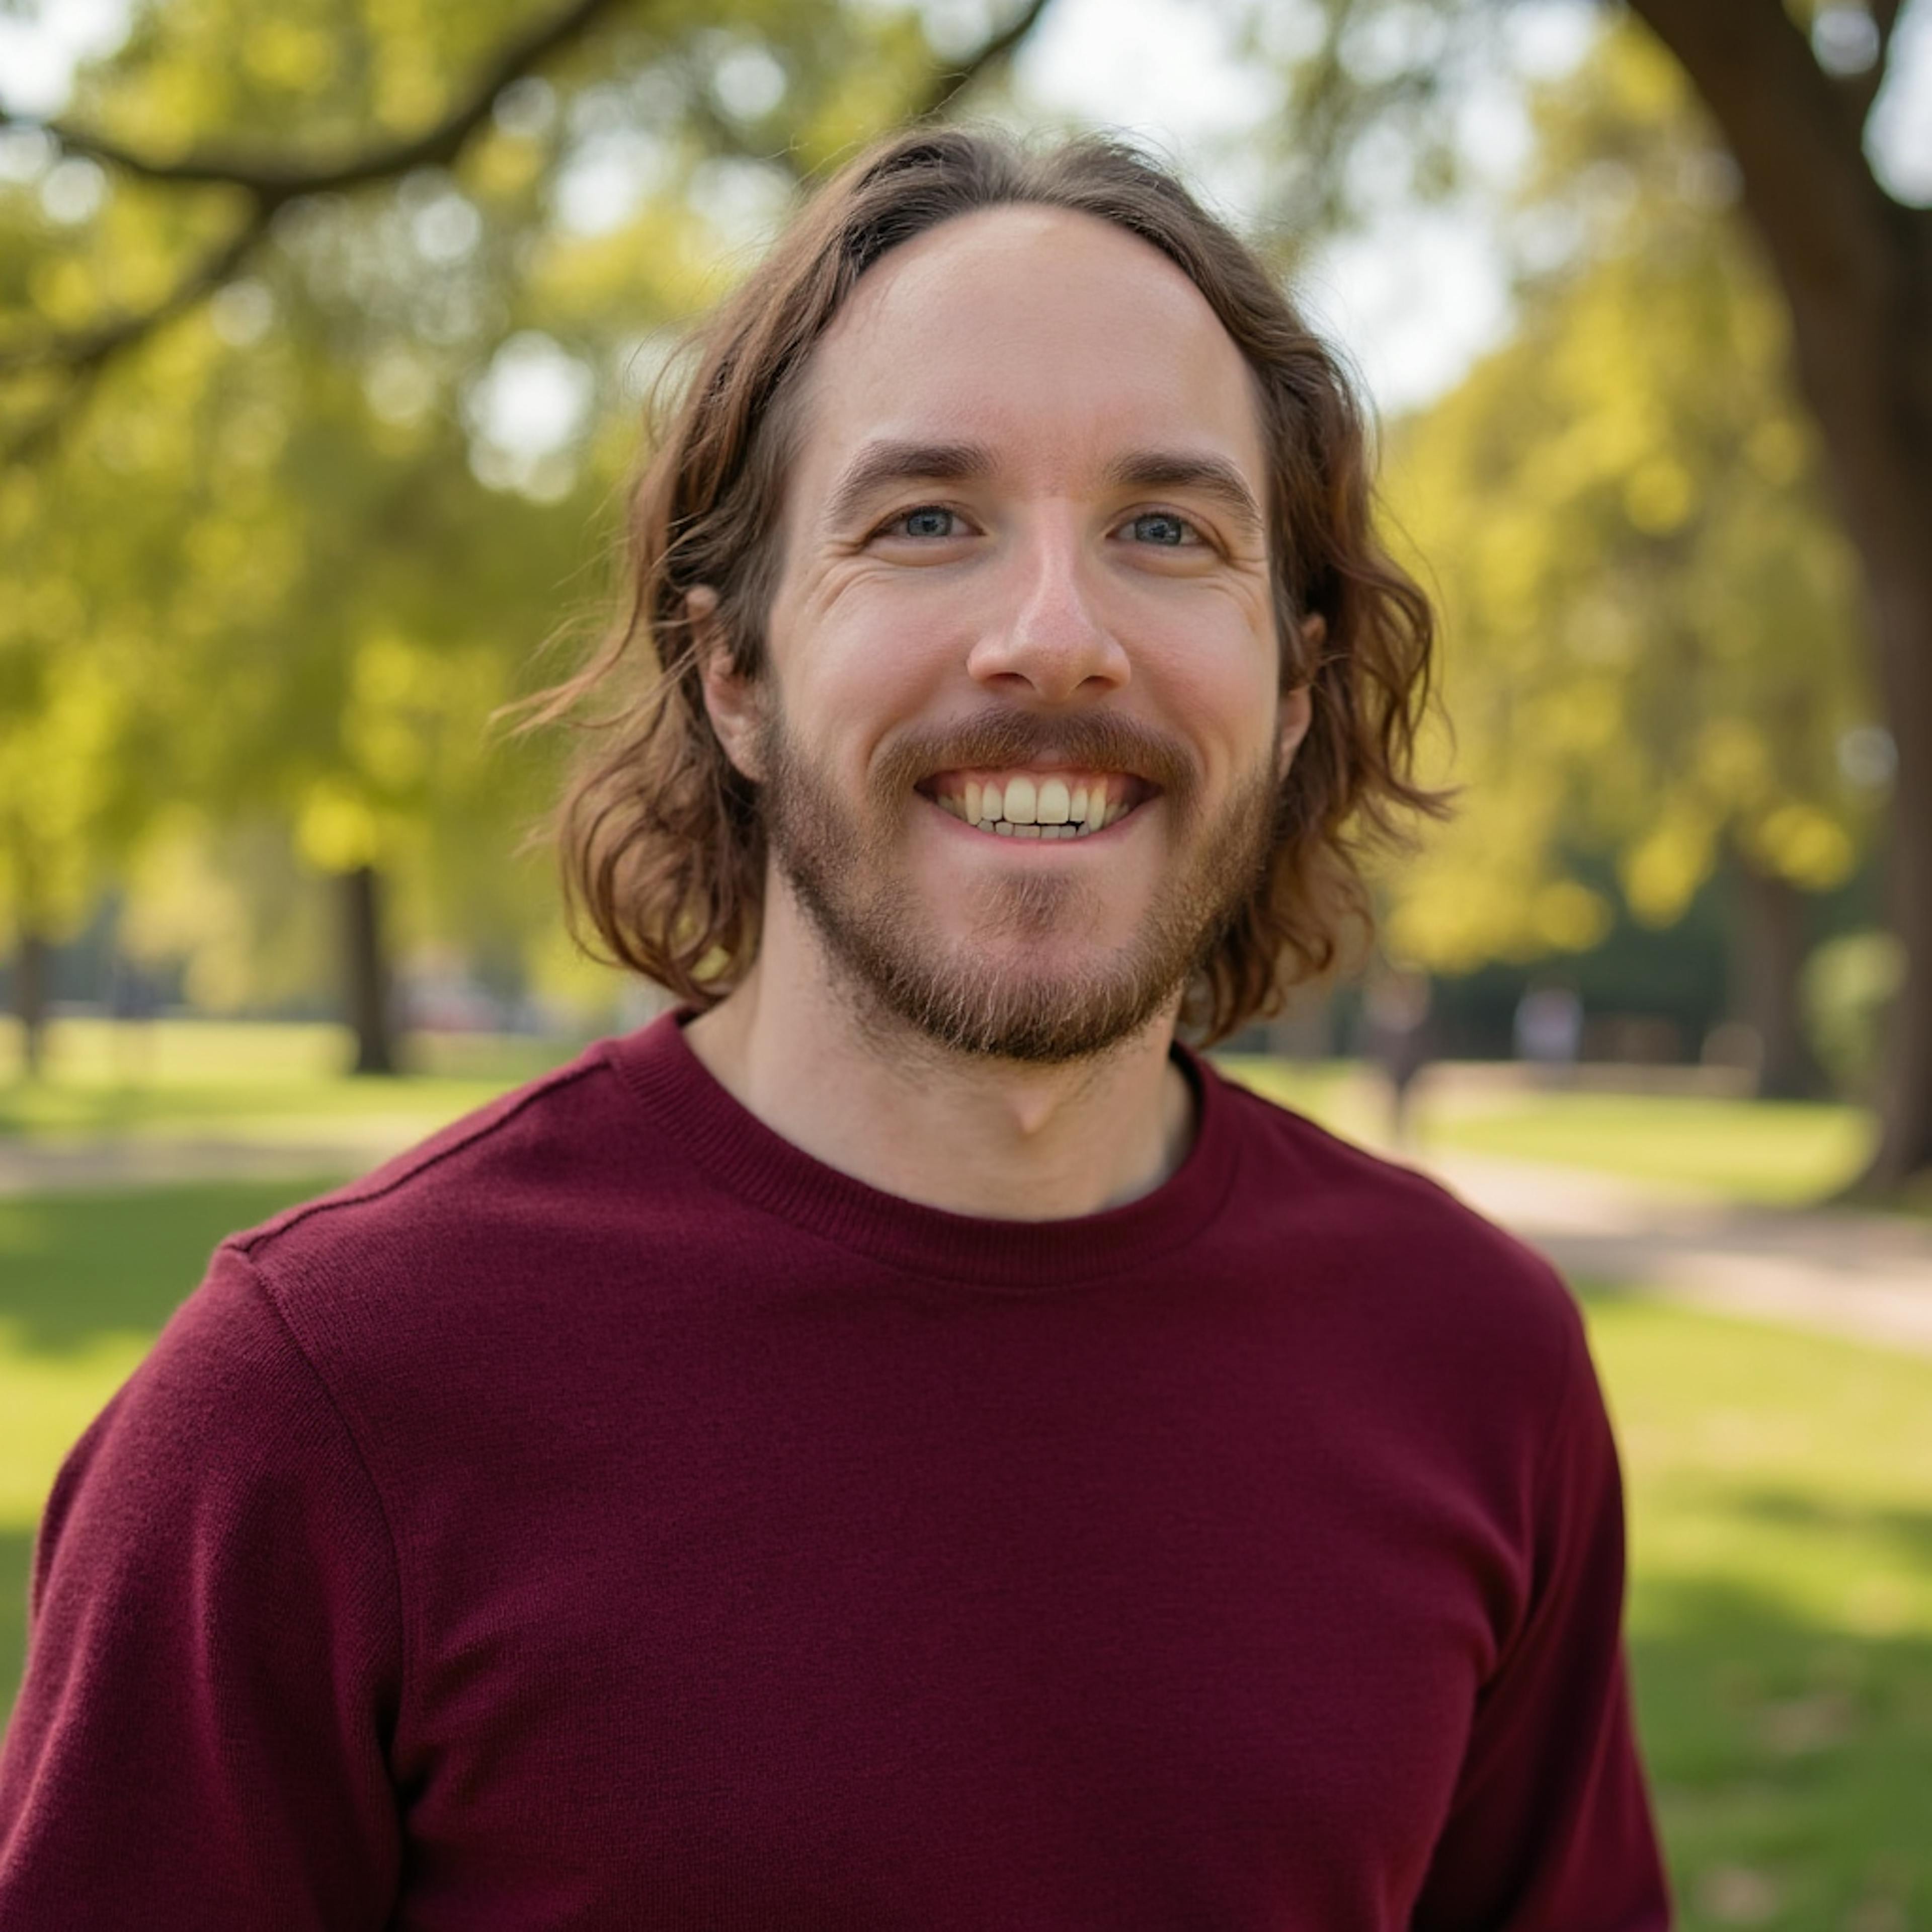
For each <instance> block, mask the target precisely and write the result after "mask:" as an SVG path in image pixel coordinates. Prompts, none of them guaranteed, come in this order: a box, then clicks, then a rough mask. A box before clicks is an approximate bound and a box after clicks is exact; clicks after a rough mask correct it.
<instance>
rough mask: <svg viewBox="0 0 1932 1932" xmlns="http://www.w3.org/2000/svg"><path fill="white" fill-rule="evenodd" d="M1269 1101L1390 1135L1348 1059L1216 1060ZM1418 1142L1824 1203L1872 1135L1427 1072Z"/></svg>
mask: <svg viewBox="0 0 1932 1932" xmlns="http://www.w3.org/2000/svg"><path fill="white" fill-rule="evenodd" d="M1221 1064H1223V1066H1224V1067H1226V1070H1227V1071H1228V1072H1229V1073H1231V1074H1232V1075H1233V1076H1235V1077H1236V1078H1237V1079H1241V1080H1243V1081H1245V1082H1247V1083H1248V1084H1249V1085H1251V1086H1253V1087H1254V1088H1256V1090H1257V1091H1259V1092H1261V1093H1264V1094H1267V1095H1268V1097H1269V1098H1270V1099H1271V1100H1278V1101H1280V1103H1282V1104H1283V1106H1289V1107H1292V1108H1294V1109H1295V1110H1296V1111H1297V1112H1301V1113H1305V1114H1307V1115H1309V1116H1310V1118H1312V1119H1314V1120H1317V1121H1321V1122H1322V1124H1323V1125H1325V1126H1327V1127H1332V1128H1333V1129H1334V1130H1336V1131H1337V1132H1338V1133H1343V1134H1346V1135H1348V1136H1349V1137H1350V1138H1351V1139H1356V1140H1361V1141H1364V1142H1367V1143H1369V1144H1370V1145H1376V1144H1377V1143H1379V1142H1381V1141H1382V1139H1385V1137H1386V1135H1387V1132H1388V1103H1387V1100H1386V1097H1385V1090H1384V1089H1383V1088H1382V1083H1381V1082H1380V1081H1379V1079H1378V1078H1377V1076H1376V1075H1375V1074H1374V1073H1373V1072H1370V1071H1369V1070H1365V1069H1364V1068H1362V1067H1359V1066H1358V1065H1355V1064H1352V1063H1349V1062H1344V1061H1321V1062H1307V1063H1301V1062H1296V1061H1280V1060H1263V1059H1259V1058H1248V1057H1235V1056H1230V1057H1229V1058H1226V1059H1225V1060H1224V1061H1223V1062H1222V1063H1221ZM1412 1126H1413V1130H1414V1132H1415V1136H1416V1140H1415V1145H1416V1148H1417V1149H1418V1151H1420V1152H1421V1154H1424V1155H1426V1154H1428V1153H1430V1151H1437V1150H1440V1151H1445V1152H1455V1153H1463V1154H1485V1155H1489V1156H1491V1157H1495V1158H1497V1159H1502V1160H1526V1161H1543V1162H1549V1163H1554V1164H1555V1165H1557V1166H1570V1167H1579V1168H1589V1169H1595V1170H1596V1171H1597V1172H1601V1173H1608V1174H1619V1175H1626V1176H1628V1177H1629V1178H1631V1179H1633V1180H1639V1181H1660V1182H1664V1183H1666V1184H1670V1185H1671V1186H1673V1187H1695V1188H1702V1189H1706V1190H1710V1191H1712V1192H1713V1193H1718V1194H1721V1195H1723V1196H1727V1198H1729V1199H1732V1200H1735V1201H1740V1202H1765V1203H1778V1204H1783V1205H1798V1204H1801V1203H1804V1202H1815V1201H1821V1200H1824V1199H1827V1198H1829V1196H1831V1195H1832V1194H1834V1193H1836V1192H1837V1191H1838V1190H1839V1189H1840V1188H1841V1187H1843V1186H1845V1184H1846V1183H1847V1182H1849V1181H1851V1180H1852V1179H1853V1178H1855V1176H1856V1175H1857V1174H1858V1171H1859V1169H1860V1168H1861V1166H1863V1165H1864V1160H1865V1158H1866V1157H1867V1154H1869V1153H1870V1149H1871V1144H1872V1136H1873V1131H1874V1129H1873V1121H1872V1117H1871V1115H1870V1113H1869V1112H1868V1111H1867V1110H1866V1109H1862V1108H1858V1107H1852V1106H1842V1105H1838V1104H1836V1103H1829V1102H1793V1101H1777V1100H1720V1099H1714V1098H1711V1097H1706V1096H1703V1095H1689V1094H1604V1093H1592V1092H1588V1091H1572V1090H1563V1089H1554V1090H1550V1091H1539V1090H1538V1089H1535V1088H1527V1087H1526V1088H1518V1089H1514V1090H1512V1089H1510V1088H1506V1087H1498V1086H1496V1085H1490V1084H1487V1083H1486V1082H1484V1081H1482V1080H1481V1079H1459V1077H1458V1075H1457V1070H1456V1069H1454V1068H1453V1067H1451V1068H1439V1069H1435V1070H1432V1071H1431V1073H1430V1075H1429V1076H1426V1078H1425V1079H1424V1081H1423V1082H1421V1083H1420V1084H1419V1085H1418V1088H1417V1090H1416V1093H1415V1097H1414V1100H1413V1103H1412Z"/></svg>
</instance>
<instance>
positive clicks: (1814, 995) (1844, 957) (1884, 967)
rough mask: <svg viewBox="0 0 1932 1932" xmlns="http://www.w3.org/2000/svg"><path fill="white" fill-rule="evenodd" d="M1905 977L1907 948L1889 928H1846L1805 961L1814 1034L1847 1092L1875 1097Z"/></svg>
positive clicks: (1821, 1054)
mask: <svg viewBox="0 0 1932 1932" xmlns="http://www.w3.org/2000/svg"><path fill="white" fill-rule="evenodd" d="M1904 977H1905V959H1904V948H1903V947H1901V946H1900V944H1899V943H1898V941H1897V938H1895V937H1894V935H1892V934H1891V933H1888V932H1847V933H1842V934H1841V935H1839V936H1838V938H1835V939H1828V940H1827V941H1825V943H1824V944H1823V945H1822V946H1820V947H1818V949H1817V950H1816V951H1815V952H1814V953H1813V954H1812V955H1811V958H1810V959H1808V960H1807V961H1806V962H1805V1005H1806V1007H1807V1008H1808V1010H1809V1017H1810V1020H1811V1037H1812V1038H1813V1040H1814V1041H1815V1042H1816V1043H1817V1049H1818V1057H1819V1058H1820V1059H1821V1060H1822V1061H1823V1062H1824V1063H1825V1064H1826V1067H1828V1068H1829V1070H1830V1071H1831V1073H1832V1078H1833V1079H1835V1081H1836V1082H1838V1085H1839V1087H1840V1088H1841V1090H1842V1091H1844V1092H1846V1093H1847V1094H1860V1095H1864V1096H1869V1095H1870V1094H1871V1092H1872V1091H1873V1088H1874V1086H1875V1085H1876V1082H1877V1077H1878V1071H1879V1050H1880V1048H1881V1046H1882V1043H1883V1040H1884V1037H1885V1020H1886V1017H1887V1016H1888V1013H1890V1011H1891V1005H1892V1002H1893V1001H1894V1000H1895V999H1896V998H1897V995H1898V989H1899V987H1900V983H1902V982H1903V979H1904Z"/></svg>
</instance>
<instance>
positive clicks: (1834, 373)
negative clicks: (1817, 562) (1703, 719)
mask: <svg viewBox="0 0 1932 1932" xmlns="http://www.w3.org/2000/svg"><path fill="white" fill-rule="evenodd" d="M1901 4H1902V0H1873V5H1870V7H1866V8H1858V7H1847V6H1821V7H1818V8H1817V10H1815V11H1814V13H1812V15H1811V28H1812V32H1811V36H1810V37H1809V38H1808V37H1807V35H1806V34H1805V31H1803V30H1802V28H1801V26H1799V23H1798V22H1797V21H1796V20H1794V19H1793V16H1792V14H1791V13H1790V12H1789V11H1787V9H1786V8H1785V7H1783V6H1781V5H1779V4H1778V0H1751V4H1748V5H1741V4H1739V0H1633V5H1634V10H1635V11H1636V12H1637V13H1638V15H1639V16H1640V17H1641V18H1642V19H1643V20H1644V21H1645V22H1646V23H1647V24H1648V25H1649V27H1650V28H1651V29H1652V31H1653V32H1654V33H1655V34H1656V35H1657V37H1658V39H1659V40H1661V42H1662V43H1664V46H1667V47H1668V48H1669V49H1670V51H1671V52H1672V53H1673V54H1674V55H1676V57H1677V58H1678V59H1679V61H1680V62H1682V65H1683V68H1684V71H1685V73H1686V74H1688V76H1689V77H1690V78H1691V83H1692V84H1693V85H1694V86H1695V87H1696V89H1697V92H1698V94H1699V95H1700V97H1701V98H1702V99H1703V102H1704V104H1705V106H1706V107H1707V108H1708V109H1709V112H1710V114H1711V116H1712V119H1713V120H1714V121H1715V123H1716V124H1717V125H1718V127H1719V128H1720V129H1721V130H1722V131H1723V134H1724V139H1725V140H1726V142H1727V143H1728V144H1729V146H1730V151H1731V153H1732V154H1733V157H1735V158H1736V162H1737V165H1738V169H1739V175H1740V176H1741V178H1742V184H1743V193H1744V203H1745V208H1747V210H1748V211H1749V213H1750V215H1751V219H1752V221H1753V223H1754V225H1755V226H1756V228H1757V233H1759V235H1760V236H1761V237H1762V239H1763V243H1764V246H1765V249H1766V253H1767V254H1768V255H1769V257H1770V260H1771V263H1772V268H1773V270H1774V272H1775V274H1776V275H1777V278H1778V284H1779V286H1780V287H1781V288H1782V289H1783V290H1784V296H1785V299H1786V301H1787V303H1788V304H1789V305H1790V316H1791V331H1792V340H1793V347H1794V350H1795V352H1796V365H1797V370H1798V379H1799V383H1800V385H1801V386H1802V389H1803V391H1804V393H1805V398H1806V399H1807V401H1808V402H1809V403H1810V404H1811V409H1812V410H1813V412H1814V414H1815V416H1816V417H1817V422H1818V425H1819V428H1820V431H1821V433H1822V434H1823V440H1824V444H1825V449H1826V460H1827V462H1828V463H1829V466H1830V469H1831V472H1832V480H1833V481H1834V483H1835V486H1836V490H1837V494H1838V502H1839V505H1840V507H1841V511H1842V513H1843V517H1844V519H1845V526H1846V531H1847V532H1848V533H1849V536H1850V538H1851V540H1852V543H1853V544H1854V545H1855V547H1856V548H1857V550H1858V556H1859V559H1860V562H1861V564H1862V565H1863V570H1864V601H1865V606H1866V612H1867V624H1868V626H1869V629H1870V637H1871V641H1872V644H1873V652H1874V655H1875V658H1876V665H1875V670H1876V680H1877V682H1878V684H1879V688H1881V690H1882V691H1883V693H1884V694H1885V712H1886V718H1887V721H1888V724H1890V727H1891V735H1892V738H1893V739H1894V742H1895V744H1896V745H1897V781H1896V790H1895V793H1894V804H1893V809H1892V813H1891V826H1890V867H1891V913H1892V921H1893V926H1894V930H1895V931H1896V932H1897V934H1898V936H1899V938H1900V939H1901V940H1902V941H1903V944H1904V949H1905V972H1904V979H1903V985H1902V986H1901V987H1900V992H1899V995H1898V998H1897V1002H1896V1004H1895V1005H1894V1010H1893V1013H1892V1018H1891V1027H1890V1035H1889V1038H1888V1042H1887V1052H1886V1061H1887V1065H1888V1079H1887V1081H1886V1083H1885V1088H1884V1090H1883V1093H1882V1098H1881V1101H1880V1109H1879V1114H1880V1121H1881V1129H1880V1136H1879V1146H1878V1151H1877V1152H1876V1154H1875V1156H1874V1157H1873V1163H1872V1166H1871V1169H1870V1173H1869V1175H1867V1186H1868V1187H1873V1188H1882V1187H1890V1186H1894V1185H1896V1184H1898V1183H1900V1182H1901V1181H1904V1180H1905V1179H1906V1178H1907V1177H1908V1176H1909V1175H1913V1174H1915V1173H1918V1172H1921V1171H1922V1170H1924V1169H1926V1168H1927V1167H1932V544H1928V543H1927V540H1926V532H1927V531H1928V530H1932V210H1928V209H1926V208H1912V207H1908V206H1906V205H1904V204H1903V202H1900V200H1898V199H1897V198H1896V197H1895V196H1894V195H1892V194H1891V193H1889V192H1888V190H1887V189H1886V187H1885V186H1884V184H1882V182H1881V181H1880V180H1879V178H1878V176H1877V175H1876V172H1875V171H1874V169H1873V165H1872V163H1871V160H1870V157H1869V155H1868V154H1867V151H1866V147H1865V139H1864V136H1865V128H1866V123H1867V119H1868V118H1869V116H1870V113H1871V110H1872V107H1873V104H1874V103H1875V102H1876V100H1877V98H1878V95H1879V90H1880V89H1881V88H1882V85H1883V83H1884V79H1885V65H1886V62H1887V59H1888V55H1889V54H1890V52H1891V39H1892V31H1893V29H1894V26H1896V24H1897V20H1898V16H1899V13H1900V7H1901Z"/></svg>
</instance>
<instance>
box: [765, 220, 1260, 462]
mask: <svg viewBox="0 0 1932 1932" xmlns="http://www.w3.org/2000/svg"><path fill="white" fill-rule="evenodd" d="M801 401H802V411H801V418H800V423H799V438H798V441H797V443H796V446H795V448H796V466H795V469H794V481H795V484H796V486H797V487H798V489H799V491H800V492H802V493H807V494H808V493H810V491H811V488H812V487H813V485H814V484H823V483H824V482H825V481H826V480H828V479H829V476H830V475H832V473H834V472H835V471H836V470H837V469H838V466H840V464H841V462H842V461H843V460H844V458H846V457H847V455H849V454H850V452H852V451H853V449H856V448H857V447H858V446H859V445H861V444H862V443H866V442H868V441H869V440H872V439H874V438H883V437H889V438H901V437H902V438H904V439H905V440H908V441H926V440H942V441H960V442H971V443H978V444H982V445H984V446H987V447H989V448H990V449H992V450H993V451H994V452H995V455H997V456H998V458H1000V460H1001V463H1002V465H1003V466H1010V467H1011V468H1013V469H1015V470H1016V471H1019V472H1024V473H1026V474H1028V475H1032V476H1034V477H1035V478H1037V480H1038V481H1040V482H1041V483H1043V484H1049V483H1065V484H1069V485H1072V484H1075V483H1077V482H1078V481H1079V480H1080V479H1081V478H1083V477H1091V476H1094V475H1099V474H1101V473H1103V472H1105V471H1106V469H1107V466H1108V465H1109V461H1110V460H1111V459H1112V458H1114V457H1115V456H1117V455H1119V454H1120V453H1121V452H1122V451H1124V450H1127V449H1163V450H1170V449H1171V450H1173V451H1175V452H1187V453H1193V454H1199V455H1218V456H1221V457H1224V458H1227V459H1228V460H1231V461H1232V462H1233V463H1235V464H1236V465H1237V466H1238V468H1239V469H1241V472H1242V473H1243V474H1244V475H1245V476H1246V477H1247V479H1248V481H1249V483H1250V485H1251V487H1252V488H1253V491H1254V493H1255V495H1256V498H1257V499H1258V500H1263V501H1265V499H1266V496H1267V490H1266V466H1265V454H1264V450H1263V446H1262V433H1261V426H1260V420H1259V410H1258V408H1257V406H1256V405H1257V397H1256V384H1255V382H1254V380H1253V374H1252V372H1251V371H1250V369H1249V368H1248V365H1247V361H1246V359H1244V357H1243V356H1242V354H1241V350H1239V349H1238V347H1236V346H1235V341H1234V339H1233V338H1232V337H1231V336H1230V335H1229V334H1228V332H1227V331H1226V329H1223V327H1222V326H1221V323H1220V319H1219V318H1218V317H1217V316H1216V315H1215V314H1214V311H1213V310H1212V309H1211V308H1210V307H1209V306H1208V302H1207V300H1206V299H1205V297H1204V296H1202V293H1201V292H1200V290H1199V289H1197V288H1196V287H1195V285H1194V284H1193V281H1191V280H1190V278H1188V276H1187V275H1186V274H1185V273H1184V272H1183V271H1182V270H1181V269H1180V268H1178V266H1176V265H1175V263H1172V262H1171V261H1169V260H1168V258H1167V257H1166V256H1165V255H1163V254H1160V251H1158V250H1157V249H1155V248H1153V247H1151V245H1148V243H1146V242H1142V241H1141V240H1139V239H1138V238H1137V237H1136V236H1131V235H1130V234H1128V233H1126V232H1125V231H1124V229H1120V228H1118V227H1117V226H1115V225H1114V224H1113V223H1112V222H1109V221H1103V220H1100V219H1099V218H1097V217H1094V216H1091V215H1086V214H1075V213H1073V212H1071V211H1068V210H1066V209H1061V208H1037V207H1027V206H1015V207H1006V208H992V209H988V210H984V211H980V212H978V213H976V214H969V215H962V216H959V217H956V218H955V219H953V220H950V221H948V222H946V223H943V224H942V225H941V226H939V227H938V228H935V229H931V230H929V232H928V233H926V234H924V235H922V236H919V237H918V238H917V239H915V240H913V241H912V242H908V243H907V244H906V245H904V246H903V247H902V248H898V249H896V250H895V251H893V252H892V254H889V255H888V256H886V258H885V259H884V260H883V261H882V262H880V263H879V264H878V265H877V266H876V267H875V268H874V269H871V271H870V272H868V274H867V275H865V277H864V278H862V280H861V281H860V282H859V285H858V287H856V289H855V290H853V293H852V296H851V297H850V299H849V300H848V301H847V303H846V305H845V306H844V308H843V309H842V310H841V311H840V312H839V314H838V317H836V318H835V320H834V322H833V323H832V326H831V328H830V329H828V330H827V332H826V334H825V335H824V337H823V339H822V340H821V341H820V343H819V344H818V346H817V349H816V350H815V351H814V354H813V357H812V360H811V365H810V367H809V368H808V371H807V374H806V377H805V384H804V389H803V393H802V398H801Z"/></svg>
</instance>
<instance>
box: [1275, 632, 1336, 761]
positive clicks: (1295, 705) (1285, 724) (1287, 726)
mask: <svg viewBox="0 0 1932 1932" xmlns="http://www.w3.org/2000/svg"><path fill="white" fill-rule="evenodd" d="M1327 637H1328V619H1326V618H1325V617H1324V616H1322V615H1321V614H1320V613H1319V612H1318V613H1316V614H1315V615H1313V616H1308V617H1304V619H1302V620H1301V661H1302V662H1303V664H1310V663H1311V662H1312V661H1313V659H1314V658H1316V657H1317V656H1319V655H1320V653H1321V649H1322V644H1323V643H1324V642H1325V640H1326V639H1327ZM1313 682H1314V680H1313V677H1312V676H1310V677H1307V678H1304V680H1303V682H1301V683H1300V684H1298V685H1294V686H1293V687H1292V688H1290V689H1289V690H1287V691H1283V693H1282V694H1281V725H1280V742H1279V744H1278V745H1277V768H1278V769H1279V771H1280V775H1281V776H1283V778H1286V776H1287V775H1288V768H1289V766H1290V765H1292V764H1293V763H1294V762H1295V753H1296V752H1297V751H1298V750H1300V749H1301V741H1302V739H1304V738H1305V737H1307V736H1308V727H1309V726H1310V724H1312V723H1313V721H1314V718H1315V700H1314V694H1313Z"/></svg>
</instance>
